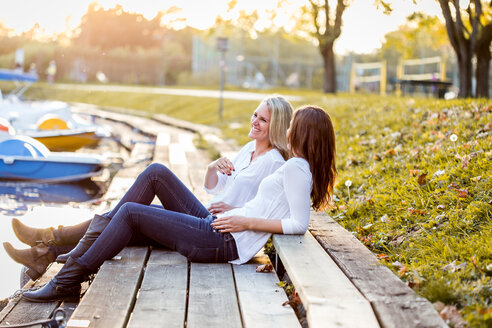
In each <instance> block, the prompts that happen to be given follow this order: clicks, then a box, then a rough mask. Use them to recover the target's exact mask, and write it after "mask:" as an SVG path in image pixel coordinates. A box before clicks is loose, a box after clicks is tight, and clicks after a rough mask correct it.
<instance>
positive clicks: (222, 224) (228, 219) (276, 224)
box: [211, 215, 283, 233]
mask: <svg viewBox="0 0 492 328" xmlns="http://www.w3.org/2000/svg"><path fill="white" fill-rule="evenodd" d="M211 226H212V228H214V229H215V230H218V231H220V232H239V231H244V230H254V231H263V232H271V233H283V230H282V220H265V219H259V218H248V217H245V216H238V215H233V216H224V217H222V218H217V219H215V220H214V222H212V224H211Z"/></svg>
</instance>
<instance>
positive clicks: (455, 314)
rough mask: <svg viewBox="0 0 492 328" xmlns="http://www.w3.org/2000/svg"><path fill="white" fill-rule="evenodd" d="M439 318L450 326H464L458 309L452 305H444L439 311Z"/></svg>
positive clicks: (456, 327) (461, 327) (455, 327)
mask: <svg viewBox="0 0 492 328" xmlns="http://www.w3.org/2000/svg"><path fill="white" fill-rule="evenodd" d="M439 315H440V316H441V318H442V319H443V320H444V321H445V322H446V323H448V324H450V326H451V327H454V328H464V327H465V320H463V317H462V316H461V313H460V311H458V309H457V308H456V306H454V305H446V306H445V307H444V308H443V309H442V310H441V312H439Z"/></svg>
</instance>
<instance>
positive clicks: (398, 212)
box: [27, 84, 492, 327]
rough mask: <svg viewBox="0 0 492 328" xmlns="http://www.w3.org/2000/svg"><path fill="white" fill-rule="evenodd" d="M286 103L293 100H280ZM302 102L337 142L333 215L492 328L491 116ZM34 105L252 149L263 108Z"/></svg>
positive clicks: (435, 294)
mask: <svg viewBox="0 0 492 328" xmlns="http://www.w3.org/2000/svg"><path fill="white" fill-rule="evenodd" d="M284 91H285V90H284ZM284 94H292V95H297V96H299V95H300V96H303V97H304V98H303V101H300V102H294V103H293V105H294V106H295V107H297V106H299V105H301V104H303V103H312V104H317V105H320V106H322V107H324V108H325V109H326V110H327V111H328V112H329V114H330V115H331V116H332V118H333V120H334V124H335V129H336V131H337V138H338V139H337V147H338V149H337V151H338V157H337V167H338V171H339V177H338V183H337V187H336V192H335V205H336V206H335V209H334V210H332V211H330V214H331V215H332V216H333V217H334V218H335V219H336V220H337V221H338V222H339V223H340V224H341V225H343V226H344V227H345V228H346V229H347V230H349V231H351V232H353V234H354V235H355V236H356V237H357V238H358V239H359V240H361V241H362V242H363V243H364V244H365V245H366V246H367V247H368V248H369V249H370V250H372V251H373V252H374V253H375V254H377V256H378V257H379V258H380V260H381V262H382V263H384V264H385V265H387V266H388V267H389V268H390V269H391V270H393V271H394V272H395V274H397V275H398V276H399V277H400V278H401V279H402V280H403V281H405V282H406V283H407V284H408V285H409V286H411V287H412V288H413V289H414V290H415V291H416V292H417V293H419V294H420V295H422V296H424V297H426V298H427V299H429V300H430V301H431V302H433V303H435V304H436V307H437V308H438V309H439V310H442V311H441V312H442V314H444V313H453V311H455V310H457V311H459V312H456V313H457V315H455V317H454V320H456V321H455V323H454V324H455V325H457V324H459V320H464V321H465V322H466V324H467V325H468V326H470V327H491V326H492V310H491V303H492V281H491V277H492V147H491V145H492V105H491V104H490V102H488V103H487V102H486V101H484V100H455V101H443V100H435V99H423V98H415V99H412V98H396V97H392V96H388V97H380V96H374V95H349V94H341V95H337V96H327V95H324V94H322V93H318V92H300V91H285V92H284ZM27 96H28V97H33V98H43V99H59V100H65V101H76V102H87V103H93V104H96V105H101V106H116V107H126V108H134V109H138V110H142V111H146V112H149V113H163V114H167V115H170V116H174V117H177V118H180V119H185V120H189V121H193V122H196V123H202V124H209V125H213V126H216V127H219V128H220V129H221V130H222V131H223V135H224V137H226V138H234V139H235V140H236V141H237V142H238V144H243V143H245V142H246V141H247V140H248V139H247V132H248V131H249V123H248V121H249V118H250V115H251V113H252V112H253V110H254V109H255V108H256V106H257V105H258V102H256V101H239V100H225V101H224V119H223V121H219V120H218V119H217V107H218V100H217V99H212V98H198V97H183V96H165V95H151V94H130V93H111V92H84V91H62V90H54V89H51V88H49V87H47V86H45V85H43V84H39V86H36V87H33V88H32V89H31V90H30V91H29V92H28V93H27Z"/></svg>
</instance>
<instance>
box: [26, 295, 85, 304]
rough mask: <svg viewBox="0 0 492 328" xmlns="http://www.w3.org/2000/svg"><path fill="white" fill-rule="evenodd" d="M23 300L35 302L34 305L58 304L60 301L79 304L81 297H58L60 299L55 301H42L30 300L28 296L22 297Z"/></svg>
mask: <svg viewBox="0 0 492 328" xmlns="http://www.w3.org/2000/svg"><path fill="white" fill-rule="evenodd" d="M22 298H23V299H24V300H26V301H29V302H33V303H51V302H58V301H63V302H69V303H78V302H79V301H80V296H64V297H58V298H54V299H45V300H40V299H37V298H30V297H28V296H26V295H22Z"/></svg>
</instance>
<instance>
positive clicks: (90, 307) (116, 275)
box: [67, 247, 148, 328]
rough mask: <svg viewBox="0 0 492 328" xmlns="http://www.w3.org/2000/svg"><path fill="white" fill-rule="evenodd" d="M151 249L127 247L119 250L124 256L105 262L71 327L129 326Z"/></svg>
mask: <svg viewBox="0 0 492 328" xmlns="http://www.w3.org/2000/svg"><path fill="white" fill-rule="evenodd" d="M147 253H148V248H147V247H127V248H125V249H123V250H122V251H121V252H120V253H119V254H118V258H120V257H121V259H120V260H110V261H106V262H104V264H103V265H102V266H101V268H100V269H99V271H98V273H97V275H96V278H95V279H94V281H93V282H92V285H91V287H90V288H89V289H88V290H87V293H86V294H85V295H84V298H83V301H82V302H80V304H79V306H78V307H77V309H75V311H74V313H73V314H72V317H71V318H70V320H69V321H68V322H67V327H69V328H79V327H84V326H85V327H91V328H92V327H101V328H117V327H125V326H126V324H127V322H128V319H129V316H130V313H131V309H132V308H133V305H134V303H135V296H136V294H137V291H138V289H139V287H140V283H141V280H142V277H143V267H144V263H145V261H146V258H147Z"/></svg>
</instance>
